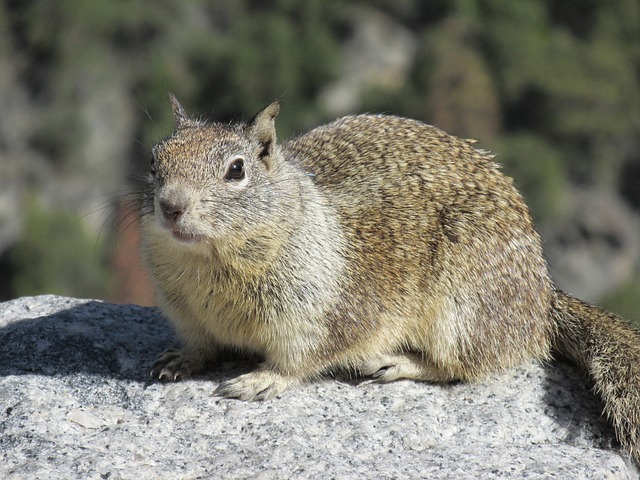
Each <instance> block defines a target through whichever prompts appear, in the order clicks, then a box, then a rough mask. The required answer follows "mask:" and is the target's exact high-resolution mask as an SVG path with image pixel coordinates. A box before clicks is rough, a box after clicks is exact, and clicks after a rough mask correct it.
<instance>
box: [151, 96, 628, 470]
mask: <svg viewBox="0 0 640 480" xmlns="http://www.w3.org/2000/svg"><path fill="white" fill-rule="evenodd" d="M171 104H172V107H173V112H174V116H175V120H176V129H175V132H174V133H173V135H172V136H171V137H169V138H167V139H166V140H164V141H162V142H161V143H159V144H158V145H156V146H155V147H154V149H153V157H152V163H151V173H150V175H149V181H148V184H147V186H146V188H145V193H144V198H143V207H142V224H143V252H144V256H145V259H146V264H147V266H148V268H149V270H150V272H151V276H152V279H153V281H154V283H155V287H156V289H157V296H158V301H159V303H160V305H161V307H162V309H163V311H164V312H165V314H166V315H167V317H168V318H169V319H170V320H171V321H172V323H173V324H174V326H175V328H176V330H177V332H178V334H179V336H180V337H181V339H182V341H183V346H182V348H180V349H175V350H169V351H167V352H164V353H163V354H162V355H161V356H160V357H159V358H158V360H157V361H156V363H155V364H154V366H153V373H154V374H155V375H157V376H159V377H161V378H166V379H169V380H175V379H179V378H185V377H187V376H189V375H190V374H192V373H195V372H198V371H202V370H203V368H204V366H205V363H206V362H208V361H210V360H215V358H216V357H217V355H218V354H219V353H220V352H221V351H222V350H226V349H232V350H238V351H246V352H252V353H256V354H258V355H260V356H261V357H262V358H263V359H264V362H263V363H262V364H261V365H260V367H259V368H258V369H257V370H255V371H253V372H251V373H248V374H245V375H242V376H240V377H238V378H235V379H232V380H229V381H226V382H223V383H222V384H221V385H220V386H219V388H218V389H217V393H218V394H220V395H223V396H226V397H236V398H240V399H243V400H254V399H268V398H271V397H273V396H275V395H278V394H279V393H281V392H282V391H284V390H285V389H286V388H288V387H290V386H292V385H295V384H298V383H300V382H302V381H305V380H308V379H311V378H314V377H318V376H320V375H322V374H323V373H325V372H330V371H333V370H337V369H348V370H350V371H352V372H357V373H359V374H362V375H372V376H373V377H375V378H377V379H379V380H381V381H391V380H395V379H399V378H411V379H416V380H426V381H431V382H447V381H452V380H475V379H480V378H482V377H483V376H484V375H486V374H489V373H491V372H495V371H499V370H503V369H505V368H509V367H512V366H514V365H517V364H519V363H521V362H523V361H526V360H529V359H533V358H538V359H549V358H551V356H552V354H553V353H554V352H559V353H560V354H563V355H566V356H568V357H570V358H571V359H572V360H574V361H575V362H577V363H578V364H579V365H581V366H582V367H584V368H585V369H586V370H587V371H588V372H589V373H590V375H591V376H592V377H593V380H594V382H595V388H596V390H597V391H598V392H599V394H600V395H601V396H602V398H603V400H604V405H605V407H604V408H605V411H606V413H607V415H608V416H609V417H610V418H611V419H612V421H613V423H614V425H615V427H616V431H617V434H618V437H619V439H620V441H621V442H622V444H623V445H624V446H625V447H626V449H627V450H628V451H629V452H631V454H632V456H633V458H634V459H635V460H636V462H638V461H640V335H639V334H638V332H637V331H636V330H635V329H634V328H632V327H631V326H630V325H629V324H628V323H627V322H626V321H624V320H622V319H620V318H619V317H617V316H615V315H613V314H610V313H607V312H605V311H603V310H600V309H598V308H596V307H593V306H590V305H587V304H585V303H583V302H581V301H580V300H577V299H575V298H573V297H571V296H569V295H567V294H565V293H563V292H561V291H559V290H557V289H556V288H555V287H554V285H553V283H552V281H551V279H550V277H549V273H548V269H547V265H546V263H545V260H544V259H543V256H542V248H541V241H540V237H539V236H538V234H537V233H536V231H535V230H534V228H533V226H532V222H531V218H530V216H529V212H528V209H527V207H526V206H525V204H524V202H523V199H522V197H521V196H520V194H519V193H518V192H517V191H516V189H515V187H514V186H513V182H512V180H511V179H510V178H509V177H507V176H505V175H503V174H502V173H501V172H500V170H499V168H498V165H497V164H496V163H494V162H493V161H492V156H491V155H489V154H488V153H487V152H484V151H481V150H478V149H476V148H474V146H473V145H472V144H471V142H469V141H465V140H461V139H458V138H456V137H454V136H451V135H448V134H447V133H445V132H443V131H441V130H439V129H437V128H435V127H432V126H429V125H426V124H424V123H421V122H419V121H415V120H409V119H405V118H399V117H393V116H384V115H358V116H348V117H345V118H342V119H339V120H337V121H335V122H333V123H330V124H328V125H325V126H321V127H318V128H316V129H314V130H312V131H310V132H309V133H306V134H303V135H301V136H298V137H297V138H294V139H292V140H289V141H287V142H284V143H282V144H278V143H276V133H275V126H274V119H275V117H276V115H277V114H278V111H279V105H278V103H277V102H274V103H272V104H271V105H269V106H267V107H266V108H265V109H264V110H262V111H261V112H259V113H258V114H257V115H256V116H255V117H254V118H253V119H252V120H251V121H249V122H246V123H245V122H240V123H236V124H221V123H209V122H205V121H197V120H194V119H191V118H189V117H188V116H187V115H186V114H185V111H184V109H183V108H182V106H181V105H180V104H179V103H178V101H177V100H176V99H175V98H174V97H173V96H171Z"/></svg>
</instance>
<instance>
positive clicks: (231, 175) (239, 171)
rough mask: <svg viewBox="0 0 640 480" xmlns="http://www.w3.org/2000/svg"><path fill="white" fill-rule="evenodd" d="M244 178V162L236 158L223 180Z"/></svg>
mask: <svg viewBox="0 0 640 480" xmlns="http://www.w3.org/2000/svg"><path fill="white" fill-rule="evenodd" d="M243 178H244V160H243V159H241V158H236V159H235V160H234V161H233V162H231V164H230V165H229V168H228V169H227V173H226V174H225V176H224V179H225V180H236V181H237V180H242V179H243Z"/></svg>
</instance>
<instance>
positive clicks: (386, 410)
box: [0, 296, 638, 480]
mask: <svg viewBox="0 0 640 480" xmlns="http://www.w3.org/2000/svg"><path fill="white" fill-rule="evenodd" d="M174 343H175V338H174V336H173V333H172V330H171V328H170V327H169V325H168V324H167V322H166V321H165V320H164V319H163V318H162V315H161V313H160V312H159V311H158V310H157V309H154V308H143V307H137V306H130V305H127V306H123V305H112V304H108V303H103V302H100V301H94V300H79V299H72V298H62V297H55V296H41V297H25V298H21V299H17V300H13V301H10V302H6V303H2V304H0V459H1V461H0V478H3V479H30V480H31V479H57V478H64V479H76V478H77V479H94V478H95V479H136V480H142V479H156V478H171V479H196V478H221V479H224V478H255V479H261V480H268V479H281V478H294V479H303V478H304V479H307V478H322V479H352V478H377V479H390V478H428V479H467V478H482V479H487V478H518V479H532V478H536V479H538V478H563V479H578V478H580V479H587V478H593V479H631V478H638V472H637V470H636V469H635V468H634V467H633V465H632V464H631V463H630V462H629V461H628V460H627V459H626V456H625V455H624V452H621V451H620V449H619V447H618V446H617V445H616V443H615V441H614V435H613V432H612V429H611V427H610V426H609V425H608V423H607V422H606V421H605V420H604V419H603V418H602V416H601V413H600V412H601V405H600V404H599V402H598V400H597V399H596V397H594V396H593V395H592V394H591V392H590V390H589V385H588V383H587V381H586V380H585V378H584V376H583V375H581V374H580V373H578V372H577V371H576V370H575V369H574V368H573V367H571V366H569V365H565V364H562V363H554V364H552V365H541V364H537V363H532V364H528V365H523V366H522V367H521V368H518V369H515V370H513V371H511V372H508V373H506V374H502V375H496V376H494V377H492V378H488V379H487V380H485V381H483V382H481V383H477V384H462V383H458V384H450V385H431V384H426V383H417V382H412V381H399V382H396V383H392V384H378V383H372V382H369V381H362V380H357V379H349V378H347V377H340V376H337V377H335V378H333V377H327V378H325V379H323V380H320V381H315V382H312V383H309V384H307V385H305V386H303V387H301V388H297V389H294V390H291V391H288V392H286V393H285V394H283V395H282V396H281V397H280V398H277V399H275V400H271V401H267V402H255V403H244V402H240V401H237V400H228V399H223V398H218V397H215V396H213V395H212V392H213V390H214V389H215V387H216V386H217V385H218V383H219V382H220V381H221V380H225V379H228V378H231V377H233V376H235V375H238V374H240V373H243V372H245V371H247V370H249V369H250V368H252V363H251V361H248V360H243V359H229V360H227V361H225V362H224V363H223V364H222V365H220V366H218V367H217V368H215V369H212V370H211V371H210V372H208V373H207V374H206V375H202V376H198V377H196V378H194V379H192V380H188V381H182V382H178V383H161V382H159V381H156V380H154V379H152V378H150V377H149V373H148V372H149V366H150V364H151V363H152V361H153V359H154V357H155V356H156V355H157V354H158V353H159V352H161V351H162V350H163V349H165V348H167V347H170V346H173V344H174Z"/></svg>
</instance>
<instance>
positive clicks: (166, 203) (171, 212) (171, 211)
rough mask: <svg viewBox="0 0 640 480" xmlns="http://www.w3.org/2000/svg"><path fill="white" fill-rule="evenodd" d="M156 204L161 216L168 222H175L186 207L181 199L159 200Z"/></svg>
mask: <svg viewBox="0 0 640 480" xmlns="http://www.w3.org/2000/svg"><path fill="white" fill-rule="evenodd" d="M158 204H159V205H160V211H161V212H162V216H163V217H164V218H165V219H167V220H169V221H170V222H177V221H178V220H179V219H180V217H181V216H182V215H183V214H184V212H185V210H186V209H187V204H186V202H181V201H172V200H160V201H159V202H158Z"/></svg>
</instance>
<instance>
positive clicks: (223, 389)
mask: <svg viewBox="0 0 640 480" xmlns="http://www.w3.org/2000/svg"><path fill="white" fill-rule="evenodd" d="M300 381H301V380H300V378H299V377H296V376H286V375H283V374H281V373H278V372H277V371H276V370H274V369H273V368H272V367H270V366H269V365H268V364H266V363H264V364H262V365H261V366H260V367H259V368H258V369H257V370H254V371H253V372H250V373H246V374H244V375H240V376H239V377H236V378H234V379H231V380H227V381H226V382H222V383H221V384H220V386H219V387H218V388H217V389H216V390H215V392H214V395H218V396H221V397H227V398H237V399H240V400H246V401H251V400H269V399H270V398H273V397H276V396H278V395H279V394H281V393H282V392H283V391H285V390H287V389H288V388H289V387H291V386H293V385H295V384H298V383H300Z"/></svg>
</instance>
